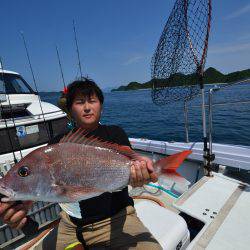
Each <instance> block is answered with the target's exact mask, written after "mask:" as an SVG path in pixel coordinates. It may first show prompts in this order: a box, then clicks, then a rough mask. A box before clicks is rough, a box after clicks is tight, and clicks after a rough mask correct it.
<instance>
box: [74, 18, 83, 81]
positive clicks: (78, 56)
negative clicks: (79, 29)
mask: <svg viewBox="0 0 250 250" xmlns="http://www.w3.org/2000/svg"><path fill="white" fill-rule="evenodd" d="M73 30H74V37H75V43H76V53H77V58H78V67H79V70H80V75H81V78H82V65H81V60H80V53H79V47H78V42H77V36H76V27H75V20H73Z"/></svg>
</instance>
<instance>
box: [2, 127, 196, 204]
mask: <svg viewBox="0 0 250 250" xmlns="http://www.w3.org/2000/svg"><path fill="white" fill-rule="evenodd" d="M85 135H86V132H85V131H83V130H81V129H78V130H77V131H76V132H75V133H72V132H71V133H69V134H68V135H67V136H66V137H65V138H63V139H62V140H61V142H60V143H57V144H54V145H48V146H45V147H42V148H39V149H36V150H34V151H33V152H31V153H30V154H28V155H27V156H25V157H24V158H23V159H22V160H20V161H19V162H18V163H17V164H16V165H15V166H13V167H12V168H11V170H10V171H9V172H8V173H7V174H6V176H4V178H2V179H0V193H2V194H4V195H5V196H6V198H3V199H2V201H8V200H33V201H47V202H76V201H80V200H85V199H88V198H91V197H94V196H98V195H100V194H102V193H104V192H112V191H116V190H119V189H122V188H123V187H125V186H127V185H128V183H129V178H130V168H131V163H132V161H133V160H136V159H137V157H138V155H137V154H136V153H135V152H134V151H133V150H132V149H130V148H129V147H126V146H119V145H116V144H111V143H107V142H102V141H100V140H99V139H97V138H94V137H90V138H87V137H85ZM190 153H191V151H189V150H187V151H183V152H181V153H178V154H175V155H172V156H170V157H165V158H163V159H161V160H159V161H157V162H156V163H154V168H155V171H156V173H157V174H158V175H162V174H164V173H167V172H171V173H172V174H173V173H175V170H176V168H177V167H178V166H179V165H180V164H181V163H182V162H183V161H184V159H185V158H186V157H187V156H188V155H189V154H190ZM176 175H177V176H178V174H176Z"/></svg>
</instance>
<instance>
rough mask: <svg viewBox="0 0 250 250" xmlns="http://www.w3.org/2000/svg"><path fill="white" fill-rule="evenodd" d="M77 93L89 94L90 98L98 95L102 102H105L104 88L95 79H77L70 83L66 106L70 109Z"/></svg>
mask: <svg viewBox="0 0 250 250" xmlns="http://www.w3.org/2000/svg"><path fill="white" fill-rule="evenodd" d="M76 95H83V96H87V97H88V98H90V97H91V96H93V95H96V96H97V98H98V99H99V101H100V103H101V104H103V102H104V96H103V93H102V90H101V89H100V88H99V87H98V85H97V84H96V83H95V82H94V81H92V80H90V79H88V78H82V79H81V80H76V81H74V82H72V83H70V84H69V85H68V87H67V94H66V107H67V109H68V110H70V109H71V107H72V104H73V101H74V99H75V97H76Z"/></svg>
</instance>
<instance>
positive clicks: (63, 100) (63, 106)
mask: <svg viewBox="0 0 250 250" xmlns="http://www.w3.org/2000/svg"><path fill="white" fill-rule="evenodd" d="M56 54H57V60H58V64H59V67H60V72H61V77H62V80H63V91H62V95H61V97H60V98H59V100H58V106H59V107H60V108H61V109H62V110H63V111H64V112H66V114H67V117H68V119H69V120H70V115H69V112H68V111H67V108H66V93H67V87H66V84H65V79H64V74H63V69H62V63H61V59H60V55H59V50H58V47H57V46H56Z"/></svg>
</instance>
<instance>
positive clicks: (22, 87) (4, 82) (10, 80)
mask: <svg viewBox="0 0 250 250" xmlns="http://www.w3.org/2000/svg"><path fill="white" fill-rule="evenodd" d="M0 93H6V94H34V91H33V90H32V88H31V87H30V86H29V85H28V84H27V82H25V80H24V79H23V78H22V77H21V76H19V75H15V74H0Z"/></svg>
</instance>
